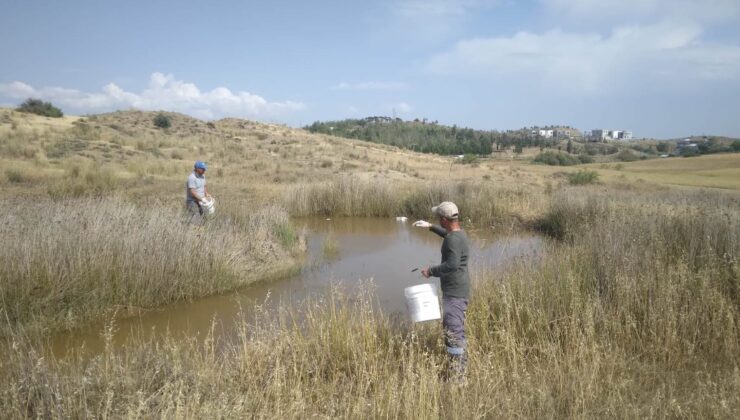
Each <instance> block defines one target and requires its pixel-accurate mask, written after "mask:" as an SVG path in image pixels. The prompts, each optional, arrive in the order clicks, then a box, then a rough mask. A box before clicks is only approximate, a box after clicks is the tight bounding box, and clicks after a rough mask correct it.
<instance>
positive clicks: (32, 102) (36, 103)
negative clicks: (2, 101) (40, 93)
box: [15, 98, 64, 118]
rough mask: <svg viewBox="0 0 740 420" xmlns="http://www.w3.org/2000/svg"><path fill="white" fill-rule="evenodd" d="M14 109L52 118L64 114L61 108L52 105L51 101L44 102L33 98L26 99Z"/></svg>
mask: <svg viewBox="0 0 740 420" xmlns="http://www.w3.org/2000/svg"><path fill="white" fill-rule="evenodd" d="M15 110H16V111H19V112H27V113H30V114H36V115H42V116H44V117H52V118H61V117H63V116H64V113H63V112H62V110H61V109H59V108H57V107H55V106H54V105H52V104H51V102H44V101H42V100H41V99H33V98H28V99H26V101H25V102H23V103H22V104H20V105H18V108H16V109H15Z"/></svg>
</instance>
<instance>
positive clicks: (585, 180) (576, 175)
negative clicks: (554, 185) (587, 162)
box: [568, 169, 599, 185]
mask: <svg viewBox="0 0 740 420" xmlns="http://www.w3.org/2000/svg"><path fill="white" fill-rule="evenodd" d="M598 178H599V173H598V172H596V171H589V170H586V169H584V170H580V171H578V172H573V173H570V174H568V182H570V183H571V184H572V185H585V184H593V183H594V182H596V180H597V179H598Z"/></svg>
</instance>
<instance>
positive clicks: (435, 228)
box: [429, 225, 447, 238]
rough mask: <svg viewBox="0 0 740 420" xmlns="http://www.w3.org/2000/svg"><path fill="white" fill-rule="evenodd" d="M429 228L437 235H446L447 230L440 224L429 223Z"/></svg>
mask: <svg viewBox="0 0 740 420" xmlns="http://www.w3.org/2000/svg"><path fill="white" fill-rule="evenodd" d="M429 230H431V231H432V232H434V233H436V234H437V235H439V236H441V237H443V238H444V237H445V236H447V230H445V228H443V227H442V226H440V225H431V226H430V227H429Z"/></svg>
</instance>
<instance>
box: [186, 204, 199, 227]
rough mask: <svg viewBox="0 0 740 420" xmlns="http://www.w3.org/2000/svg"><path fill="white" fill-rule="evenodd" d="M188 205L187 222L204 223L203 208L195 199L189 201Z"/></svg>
mask: <svg viewBox="0 0 740 420" xmlns="http://www.w3.org/2000/svg"><path fill="white" fill-rule="evenodd" d="M185 206H186V219H185V220H186V222H187V223H191V224H194V225H200V224H202V223H203V209H202V208H201V207H200V206H199V205H198V203H196V202H194V201H187V202H186V203H185Z"/></svg>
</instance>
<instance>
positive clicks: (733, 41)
mask: <svg viewBox="0 0 740 420" xmlns="http://www.w3.org/2000/svg"><path fill="white" fill-rule="evenodd" d="M134 3H136V2H134ZM134 3H131V2H128V3H126V4H125V5H122V4H99V3H97V2H94V1H87V0H86V1H73V2H66V3H64V4H58V3H56V2H48V3H46V2H35V3H28V2H23V3H21V2H17V3H14V4H11V5H8V6H7V7H6V9H7V10H6V12H5V13H4V14H3V15H2V16H0V31H1V32H0V33H1V34H2V35H3V39H5V42H3V43H2V44H0V54H2V55H3V56H4V57H7V58H8V59H6V60H3V61H2V63H0V106H8V107H15V106H16V105H18V104H19V103H20V102H22V101H23V100H25V99H27V98H29V97H34V98H39V99H42V100H44V101H50V102H52V103H53V104H54V105H55V106H57V107H60V108H61V109H62V110H63V111H64V112H65V114H70V115H82V114H97V113H104V112H111V111H115V110H127V109H130V108H136V109H140V110H144V111H153V110H154V111H156V110H164V111H172V112H180V113H183V114H186V115H190V116H192V117H195V118H199V119H203V120H212V119H220V118H224V117H237V118H244V119H252V120H258V121H264V122H270V123H282V124H286V125H289V126H293V127H305V126H307V125H309V124H311V123H313V122H314V121H334V120H343V119H348V118H364V117H368V116H373V115H384V116H397V117H399V118H402V119H403V120H406V121H413V120H414V119H419V120H421V119H425V118H426V119H427V120H429V121H435V120H436V121H438V122H439V124H443V125H450V126H451V125H458V126H464V127H469V128H473V129H476V130H497V131H506V130H518V129H521V128H527V127H532V126H539V127H543V126H550V125H557V126H571V127H574V128H576V129H578V130H581V131H586V130H592V129H597V128H608V129H613V130H628V131H632V132H633V133H634V135H635V137H637V138H656V139H674V138H681V137H687V136H700V135H717V136H726V137H735V138H736V137H740V120H738V119H737V118H736V114H737V105H736V102H737V96H738V94H740V29H738V28H739V27H740V26H738V23H740V2H736V1H733V0H709V1H698V0H677V1H669V0H648V1H638V0H629V1H618V0H606V1H596V0H532V1H524V2H513V1H509V0H448V1H439V0H437V1H419V0H405V1H385V2H377V3H372V4H365V3H363V2H352V1H351V2H346V3H341V4H333V3H328V2H321V3H319V4H305V3H302V2H290V1H277V2H271V3H270V4H260V3H252V2H248V3H246V4H245V3H242V2H233V1H217V2H213V3H211V4H209V7H208V8H207V9H205V10H204V9H201V8H199V7H198V4H197V3H195V2H190V1H186V2H173V1H162V2H157V3H154V4H150V3H146V7H143V5H144V3H140V4H141V5H142V7H135V4H134ZM91 35H94V36H91ZM52 40H53V42H52Z"/></svg>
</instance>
